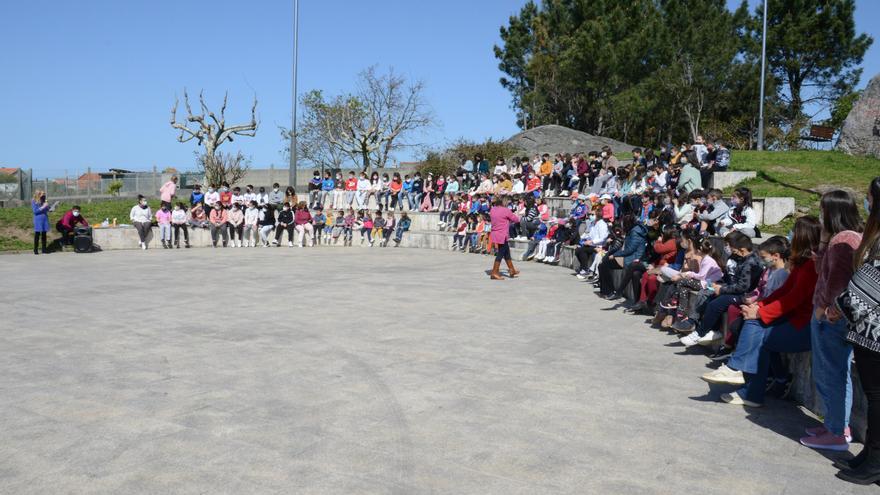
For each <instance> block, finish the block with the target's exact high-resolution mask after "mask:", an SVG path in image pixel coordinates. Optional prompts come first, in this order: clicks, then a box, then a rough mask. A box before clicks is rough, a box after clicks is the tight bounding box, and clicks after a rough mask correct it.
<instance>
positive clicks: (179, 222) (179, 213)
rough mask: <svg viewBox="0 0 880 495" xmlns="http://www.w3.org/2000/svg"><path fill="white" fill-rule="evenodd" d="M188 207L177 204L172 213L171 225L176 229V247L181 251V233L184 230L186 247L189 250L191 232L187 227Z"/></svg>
mask: <svg viewBox="0 0 880 495" xmlns="http://www.w3.org/2000/svg"><path fill="white" fill-rule="evenodd" d="M186 217H187V214H186V207H185V206H184V205H183V203H177V205H175V206H174V211H172V212H171V225H172V227H173V228H174V246H175V247H176V248H177V249H180V231H181V230H183V242H184V246H185V247H186V248H187V249H189V230H188V229H187V226H186V220H187V219H186Z"/></svg>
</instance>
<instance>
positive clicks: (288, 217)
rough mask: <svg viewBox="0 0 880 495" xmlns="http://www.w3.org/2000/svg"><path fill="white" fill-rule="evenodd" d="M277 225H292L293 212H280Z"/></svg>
mask: <svg viewBox="0 0 880 495" xmlns="http://www.w3.org/2000/svg"><path fill="white" fill-rule="evenodd" d="M278 223H284V224H287V225H290V224H292V223H293V210H287V211H284V210H281V211H280V212H278Z"/></svg>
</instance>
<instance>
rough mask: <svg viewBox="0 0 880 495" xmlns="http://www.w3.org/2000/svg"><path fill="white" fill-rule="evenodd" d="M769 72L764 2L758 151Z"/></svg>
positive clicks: (762, 127)
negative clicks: (766, 76) (765, 81)
mask: <svg viewBox="0 0 880 495" xmlns="http://www.w3.org/2000/svg"><path fill="white" fill-rule="evenodd" d="M766 70H767V0H764V31H763V33H762V34H761V102H760V104H759V107H758V108H759V109H758V150H763V149H764V79H765V73H766Z"/></svg>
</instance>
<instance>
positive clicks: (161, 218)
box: [156, 208, 171, 224]
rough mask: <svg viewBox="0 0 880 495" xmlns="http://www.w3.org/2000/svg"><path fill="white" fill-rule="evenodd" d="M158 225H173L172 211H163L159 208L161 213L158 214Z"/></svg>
mask: <svg viewBox="0 0 880 495" xmlns="http://www.w3.org/2000/svg"><path fill="white" fill-rule="evenodd" d="M156 223H158V224H163V223H171V211H170V210H164V211H163V210H162V209H161V208H159V211H157V212H156Z"/></svg>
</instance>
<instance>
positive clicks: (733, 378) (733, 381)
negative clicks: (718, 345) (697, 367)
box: [700, 364, 746, 385]
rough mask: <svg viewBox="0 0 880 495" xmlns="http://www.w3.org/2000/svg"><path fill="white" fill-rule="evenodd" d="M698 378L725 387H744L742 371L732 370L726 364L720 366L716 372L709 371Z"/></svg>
mask: <svg viewBox="0 0 880 495" xmlns="http://www.w3.org/2000/svg"><path fill="white" fill-rule="evenodd" d="M700 378H702V379H703V380H704V381H707V382H709V383H721V384H725V385H745V383H746V380H745V378H743V374H742V371H736V370H732V369H730V368H728V367H727V365H726V364H722V365H721V367H720V368H718V369H717V370H715V371H710V372H709V373H706V374H704V375H703V376H701V377H700Z"/></svg>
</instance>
